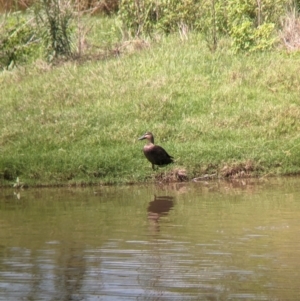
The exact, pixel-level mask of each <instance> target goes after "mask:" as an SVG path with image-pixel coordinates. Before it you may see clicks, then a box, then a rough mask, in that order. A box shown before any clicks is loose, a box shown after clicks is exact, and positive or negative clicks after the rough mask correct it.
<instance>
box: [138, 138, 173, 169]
mask: <svg viewBox="0 0 300 301" xmlns="http://www.w3.org/2000/svg"><path fill="white" fill-rule="evenodd" d="M144 139H147V141H148V143H147V144H146V145H145V146H144V148H143V151H144V155H145V157H146V158H147V159H148V160H149V161H150V162H151V163H152V169H153V170H154V167H155V166H154V165H158V166H162V165H167V164H170V163H173V162H174V161H173V157H172V156H170V155H169V154H168V153H167V152H166V151H165V150H164V149H163V148H162V147H161V146H159V145H155V144H154V136H153V134H152V133H151V132H147V133H145V134H144V135H143V136H142V137H140V138H139V140H144Z"/></svg>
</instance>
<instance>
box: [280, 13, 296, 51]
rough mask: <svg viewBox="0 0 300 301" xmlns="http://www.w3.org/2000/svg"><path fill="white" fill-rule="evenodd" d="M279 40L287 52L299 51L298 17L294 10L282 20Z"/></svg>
mask: <svg viewBox="0 0 300 301" xmlns="http://www.w3.org/2000/svg"><path fill="white" fill-rule="evenodd" d="M280 38H281V41H282V42H283V45H284V46H285V47H286V48H287V49H288V50H289V51H297V50H299V49H300V17H299V15H298V13H297V12H296V10H295V9H294V10H292V11H291V12H290V13H288V14H287V15H286V16H285V17H284V19H283V20H282V30H281V32H280Z"/></svg>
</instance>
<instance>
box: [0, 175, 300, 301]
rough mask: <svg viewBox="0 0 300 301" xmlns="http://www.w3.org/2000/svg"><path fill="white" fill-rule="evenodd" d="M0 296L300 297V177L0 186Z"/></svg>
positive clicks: (9, 299)
mask: <svg viewBox="0 0 300 301" xmlns="http://www.w3.org/2000/svg"><path fill="white" fill-rule="evenodd" d="M0 300H5V301H16V300H28V301H29V300H30V301H32V300H51V301H52V300H69V301H70V300H76V301H78V300H210V301H211V300H216V301H217V300H218V301H220V300H278V301H279V300H284V301H287V300H300V179H299V178H285V179H261V180H254V179H252V180H239V181H232V182H226V181H212V182H199V183H189V184H172V185H167V186H166V185H159V184H157V185H147V186H121V187H92V188H84V189H83V188H63V189H55V188H52V189H27V190H13V189H4V190H0Z"/></svg>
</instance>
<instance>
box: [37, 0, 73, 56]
mask: <svg viewBox="0 0 300 301" xmlns="http://www.w3.org/2000/svg"><path fill="white" fill-rule="evenodd" d="M73 11H74V7H73V6H72V4H71V2H69V1H66V0H64V1H60V0H40V1H38V2H37V3H36V4H35V13H36V21H37V24H38V25H39V28H40V31H41V32H40V34H41V36H42V38H43V41H44V45H45V49H46V54H47V57H48V59H49V60H52V59H53V58H55V57H58V56H69V55H71V53H72V34H73V27H72V26H71V21H72V20H73V18H74V14H73Z"/></svg>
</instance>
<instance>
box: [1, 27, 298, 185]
mask: <svg viewBox="0 0 300 301" xmlns="http://www.w3.org/2000/svg"><path fill="white" fill-rule="evenodd" d="M95 30H96V28H95V29H93V30H91V35H93V34H94V31H95ZM103 39H104V38H103ZM109 39H112V40H113V38H112V37H110V38H109ZM299 74H300V57H299V56H297V55H288V54H286V53H283V52H279V51H273V52H266V53H251V54H249V53H240V54H233V53H232V52H231V51H230V50H229V48H228V47H227V46H226V44H224V46H221V47H219V49H218V50H217V51H216V52H214V53H211V52H210V51H209V50H208V48H207V46H206V44H205V42H204V40H203V39H202V38H201V36H200V35H193V34H190V36H189V39H188V40H187V41H184V42H183V41H181V40H180V38H179V37H178V36H176V35H174V36H169V37H167V38H163V39H162V40H161V41H160V42H159V43H157V44H154V43H153V44H151V45H150V46H149V47H147V48H145V49H144V50H142V51H134V52H132V53H130V54H128V53H127V54H124V55H121V56H119V57H111V58H110V59H106V60H94V61H88V62H86V63H84V64H77V63H76V62H69V63H65V64H61V65H59V66H56V67H53V68H48V66H45V65H44V64H42V63H37V64H36V65H34V66H27V67H23V68H19V69H16V70H13V71H11V72H3V73H2V74H0V99H1V101H0V112H1V119H0V128H1V131H0V184H1V185H11V184H12V183H14V182H15V180H16V178H17V177H19V178H20V181H24V182H26V183H28V184H29V185H57V184H92V183H93V184H94V183H98V184H99V183H100V184H108V183H136V182H144V181H153V179H154V178H155V176H157V174H160V173H161V172H164V170H166V171H168V172H172V171H173V170H174V169H176V168H184V169H186V171H187V174H188V176H189V178H193V177H197V176H201V175H203V174H205V173H215V172H217V173H218V174H219V175H223V176H224V175H233V176H234V175H235V174H239V172H240V171H242V170H245V171H246V173H251V175H288V174H298V173H299V172H300V131H299V130H300V122H299V120H300V98H299V93H300V76H299ZM145 131H152V132H153V133H154V135H155V138H156V139H155V142H156V143H157V144H159V145H162V146H163V147H164V148H165V149H166V150H167V151H168V152H169V153H170V154H171V155H173V156H174V157H175V159H176V164H175V165H171V166H168V167H167V168H164V169H160V170H159V171H155V172H153V171H152V169H151V164H150V163H149V162H147V161H146V159H145V158H144V156H143V153H142V151H141V149H142V147H143V142H141V141H138V140H137V138H138V137H139V136H140V135H142V134H143V133H144V132H145ZM247 164H248V165H251V168H248V169H247V168H246V167H245V166H246V165H247Z"/></svg>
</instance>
